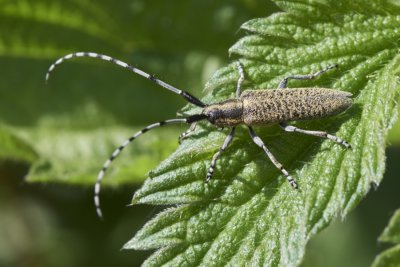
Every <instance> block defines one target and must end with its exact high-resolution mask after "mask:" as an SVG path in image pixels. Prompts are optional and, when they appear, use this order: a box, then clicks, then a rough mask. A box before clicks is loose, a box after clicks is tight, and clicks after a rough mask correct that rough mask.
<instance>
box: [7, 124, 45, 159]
mask: <svg viewBox="0 0 400 267" xmlns="http://www.w3.org/2000/svg"><path fill="white" fill-rule="evenodd" d="M37 158H38V155H37V152H36V151H35V150H34V149H33V148H32V147H31V146H30V145H29V144H28V143H26V142H24V141H23V140H22V139H20V138H18V137H17V136H15V135H14V134H12V133H11V131H10V129H7V128H5V127H3V126H0V162H4V161H14V162H18V161H19V162H24V163H27V164H32V163H33V162H34V161H35V160H37Z"/></svg>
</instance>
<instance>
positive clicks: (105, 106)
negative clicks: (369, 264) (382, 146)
mask: <svg viewBox="0 0 400 267" xmlns="http://www.w3.org/2000/svg"><path fill="white" fill-rule="evenodd" d="M277 10H278V9H277V7H276V6H275V5H273V4H271V3H267V2H266V1H264V0H235V1H227V0H225V1H223V0H221V1H211V0H210V1H187V0H186V1H185V0H173V1H162V0H154V1H145V0H132V1H127V0H121V1H116V2H110V1H104V0H101V1H95V2H94V1H89V0H79V1H78V0H66V1H60V0H56V1H54V0H52V1H51V0H30V1H29V0H2V1H0V32H1V35H0V69H1V79H0V123H1V127H0V186H1V187H0V266H2V265H4V266H88V265H91V266H110V265H116V266H125V265H126V266H128V265H129V266H135V265H138V264H140V263H141V262H142V261H143V259H144V258H145V257H146V256H147V254H148V253H142V252H135V251H123V252H119V251H118V249H119V248H120V246H121V245H122V244H123V243H125V242H126V240H127V239H128V237H129V236H131V235H133V234H134V233H135V232H136V231H137V229H138V228H139V227H140V225H143V223H144V222H145V221H146V216H147V217H148V216H150V215H149V214H150V213H155V212H154V210H153V208H148V207H143V206H142V207H134V208H130V209H126V208H124V205H125V204H127V203H128V202H129V198H130V196H131V194H132V192H133V190H134V188H127V189H118V191H117V192H114V191H110V190H108V191H105V193H106V194H104V199H103V202H104V203H105V207H104V208H105V210H106V212H107V215H108V216H107V220H106V222H105V223H101V222H99V221H98V220H97V218H96V217H95V213H94V210H93V207H92V205H91V202H92V188H89V189H88V190H84V191H82V189H80V188H77V187H72V186H69V187H67V188H66V187H65V185H64V186H63V185H61V186H60V185H50V184H47V185H45V186H44V185H43V184H38V185H27V184H25V183H24V182H22V180H23V179H24V178H26V179H28V180H29V181H41V182H43V181H52V182H55V181H59V182H67V183H68V184H71V183H72V184H87V185H92V184H93V181H94V179H95V176H96V174H97V172H98V171H99V168H100V167H101V164H102V163H103V162H104V160H105V159H107V157H108V156H109V154H110V152H112V150H113V149H114V147H115V146H117V145H118V144H119V143H120V142H121V141H123V140H124V139H125V138H126V137H127V136H129V135H130V134H131V133H134V132H135V131H136V130H138V129H140V128H141V127H142V126H143V125H146V124H148V123H151V122H153V121H158V120H162V119H165V118H170V117H174V116H175V112H176V111H177V110H179V108H180V107H182V106H183V104H184V102H183V101H182V100H181V99H180V98H179V97H177V96H175V95H172V94H170V93H169V92H165V91H164V90H162V89H160V88H158V87H157V86H155V85H153V84H152V83H150V82H149V81H146V80H145V79H142V78H140V77H135V76H133V75H131V74H130V73H128V72H126V71H123V70H121V69H118V68H116V67H115V66H110V65H108V64H106V63H104V62H97V61H93V60H76V61H74V62H70V63H66V64H64V65H63V66H61V67H60V68H58V69H57V70H56V71H55V72H54V74H53V76H52V77H51V79H50V83H49V85H48V86H47V87H46V86H45V85H44V74H45V72H46V70H47V68H48V66H49V65H50V64H51V63H52V62H53V61H54V60H55V59H56V58H57V57H59V56H62V55H64V54H66V53H70V52H76V51H95V52H100V53H104V54H109V55H112V56H115V57H118V58H121V59H123V60H124V61H126V62H129V63H131V64H133V65H134V66H140V68H143V69H144V70H146V71H148V72H150V73H152V74H153V73H154V74H156V75H157V76H158V77H159V78H162V79H165V80H166V81H168V82H169V83H171V84H173V85H175V86H177V87H178V88H183V89H187V90H189V91H191V92H194V93H195V94H196V95H203V93H201V91H202V89H203V87H204V84H205V82H206V81H207V80H208V78H209V77H210V76H211V74H212V73H213V72H214V71H215V70H216V69H218V68H219V67H221V66H223V65H225V64H226V63H227V62H228V61H229V56H228V52H227V51H228V48H229V47H230V46H231V45H232V44H233V43H234V42H235V41H236V40H237V39H238V38H239V37H240V36H241V33H240V34H239V33H238V28H239V26H240V25H241V24H242V23H244V22H246V21H247V20H249V19H252V18H255V17H265V16H267V15H268V14H270V13H272V12H274V11H277ZM397 125H399V124H397ZM399 128H400V127H398V126H397V129H399ZM184 129H185V128H184V127H172V128H170V129H165V130H164V129H159V130H158V131H157V132H154V133H153V135H150V136H147V137H146V138H142V140H141V142H138V143H136V144H135V146H134V147H132V148H131V149H130V150H129V151H125V154H124V156H123V157H121V159H119V160H118V162H116V163H115V165H116V166H115V168H114V170H112V171H110V173H108V174H107V175H108V177H107V179H106V182H107V183H109V184H122V183H128V182H129V183H140V182H141V181H142V180H143V179H144V178H145V177H146V172H148V171H149V170H150V169H152V168H153V167H155V166H156V165H157V164H158V163H159V162H160V161H161V159H164V158H166V157H167V155H169V154H170V153H171V152H172V151H173V150H174V149H175V148H176V147H177V136H178V135H179V133H180V132H181V131H183V130H184ZM390 140H391V142H392V143H396V144H399V143H400V134H393V135H392V137H391V139H390ZM161 143H162V145H160V144H161ZM396 153H398V151H397V152H396ZM113 178H117V179H113ZM399 204H400V203H399ZM377 208H381V206H379V207H377ZM383 221H386V218H383ZM330 242H331V241H329V240H328V241H327V243H328V244H329V243H330ZM374 244H375V243H374ZM328 253H329V252H328ZM361 254H362V253H361ZM328 255H329V254H328ZM307 259H309V258H307ZM310 261H311V262H315V261H313V260H312V257H311V260H310ZM310 266H317V265H313V264H311V265H310ZM354 266H356V265H354Z"/></svg>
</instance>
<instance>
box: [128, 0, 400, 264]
mask: <svg viewBox="0 0 400 267" xmlns="http://www.w3.org/2000/svg"><path fill="white" fill-rule="evenodd" d="M276 3H277V4H278V5H279V6H280V7H281V8H283V9H284V10H285V11H287V12H286V13H278V14H274V15H272V16H270V17H267V18H260V19H255V20H252V21H249V22H247V23H245V24H244V25H243V26H242V28H243V29H245V30H246V31H248V32H250V33H251V34H249V35H248V36H246V37H244V38H242V39H241V40H239V41H238V42H237V43H236V44H235V45H234V46H233V47H231V49H230V52H231V54H234V55H236V56H238V57H240V58H241V62H242V63H243V64H244V66H245V70H246V76H247V85H248V86H249V87H251V88H274V87H276V86H277V84H278V83H279V81H280V80H282V79H283V77H285V76H288V75H290V74H305V73H311V72H315V71H318V70H320V69H322V68H323V67H325V66H328V65H331V64H333V63H338V64H339V66H340V70H339V71H336V72H333V71H332V72H331V73H330V74H326V75H324V76H323V77H321V78H319V79H317V80H316V81H311V82H304V81H291V82H290V83H289V87H300V86H301V87H304V86H307V87H312V86H319V87H329V88H336V89H342V90H345V91H349V92H352V93H353V95H354V103H355V105H354V106H353V108H352V109H351V110H349V111H348V112H347V113H345V114H343V115H341V116H339V117H336V118H331V119H324V120H319V121H315V122H307V123H296V124H297V125H299V126H300V127H303V128H307V129H325V130H327V131H330V132H336V134H337V135H338V136H340V137H343V138H344V139H345V140H349V141H350V143H351V144H352V145H353V149H352V150H351V151H346V150H344V149H343V148H341V147H339V146H337V145H334V144H332V142H329V141H324V142H322V144H321V143H320V141H319V140H315V138H309V137H304V136H300V135H290V134H283V133H281V132H279V129H277V127H270V128H261V127H260V128H257V131H258V132H260V135H261V136H262V137H264V140H265V141H266V144H267V146H269V147H270V148H271V150H272V152H273V153H274V154H275V155H277V157H278V159H279V160H280V161H281V162H283V164H284V165H285V166H286V167H287V168H288V169H289V170H290V171H291V172H292V173H294V174H295V177H297V179H298V180H299V183H300V187H301V190H300V191H299V192H296V191H295V190H293V189H292V188H290V186H288V184H287V182H286V181H285V179H284V177H282V175H280V174H279V172H278V170H276V169H275V168H274V167H273V166H272V164H271V163H270V162H268V160H267V159H266V158H265V155H264V154H263V152H262V151H260V150H259V149H257V147H255V145H253V144H252V143H251V141H250V139H249V137H248V136H247V135H246V132H245V131H244V130H243V131H240V133H239V134H238V136H237V138H235V139H234V141H233V144H232V145H231V146H230V147H229V148H228V150H227V151H226V153H225V154H224V156H223V157H222V159H221V161H220V162H219V166H218V168H217V172H216V174H215V177H214V180H212V181H211V182H210V183H209V184H205V183H204V176H205V173H206V169H207V166H208V164H209V161H210V158H211V157H212V154H213V153H215V152H216V150H217V149H218V147H219V146H220V144H221V143H222V142H223V138H224V136H225V135H226V132H221V131H215V130H214V131H211V132H210V128H209V127H208V126H204V127H203V128H201V129H199V130H198V132H197V134H196V135H194V137H193V138H191V139H190V140H187V141H185V142H184V144H183V145H182V146H180V147H179V149H178V150H177V151H176V152H175V153H174V154H173V155H172V156H171V157H169V158H168V159H167V160H166V161H164V162H163V163H162V164H161V165H160V166H159V167H158V168H157V169H156V170H155V171H153V172H152V173H151V174H150V177H151V179H148V180H147V181H146V182H145V184H144V186H143V187H142V188H141V189H140V190H138V191H137V192H136V193H135V195H134V197H133V201H132V203H146V204H176V203H181V204H182V203H188V204H183V205H181V206H178V207H176V208H170V209H167V210H165V211H164V212H162V213H161V214H159V215H158V216H157V217H155V218H154V219H153V220H151V221H150V222H149V223H147V224H146V225H145V226H144V227H143V229H142V230H141V231H139V232H138V233H137V234H136V236H135V237H134V238H133V239H132V240H131V241H129V242H128V243H127V244H126V245H125V248H134V249H156V248H161V249H160V250H159V251H158V252H156V253H155V254H153V256H152V257H150V258H149V259H148V260H147V261H146V263H145V265H149V266H159V265H162V264H165V265H172V266H175V265H187V266H189V265H190V266H193V265H206V266H218V265H219V266H221V265H267V266H296V265H298V264H300V262H301V260H302V258H303V255H304V251H305V250H304V249H305V246H306V244H307V241H308V240H309V238H310V237H311V236H313V235H315V234H316V233H318V232H319V231H321V230H322V229H323V228H325V227H326V226H327V225H328V224H329V223H330V222H331V221H332V220H333V219H334V218H336V217H337V216H338V215H340V216H342V217H344V216H345V215H347V213H348V212H349V211H350V210H352V209H353V208H354V207H355V206H356V205H357V204H358V203H359V201H360V200H361V199H362V198H363V197H364V196H365V195H366V193H367V192H368V191H369V190H370V188H371V186H373V187H375V186H377V185H379V183H380V181H381V179H382V176H383V171H384V165H385V161H384V159H385V149H384V148H385V144H386V137H387V132H388V129H389V128H390V127H391V126H392V125H393V123H394V121H395V120H396V118H397V105H396V100H397V98H398V90H399V86H398V77H397V76H398V74H399V63H400V61H399V57H398V56H397V50H398V47H397V44H396V40H397V39H398V38H399V32H398V31H397V29H398V26H399V17H398V15H397V14H398V11H399V10H398V8H397V7H395V6H392V5H390V4H385V3H383V2H380V3H379V4H376V5H370V6H368V7H367V5H366V2H363V1H356V2H354V3H351V4H348V3H347V2H346V1H339V3H337V2H335V3H334V2H309V1H296V2H286V1H277V2H276ZM237 78H238V75H237V71H236V69H235V65H234V64H231V65H230V66H228V67H226V68H223V69H221V70H219V71H218V72H217V73H216V74H215V75H214V76H213V78H212V79H211V80H210V82H209V84H208V88H209V89H211V90H212V91H211V92H210V93H209V94H208V95H207V96H206V97H205V98H204V101H205V102H206V103H210V102H216V101H219V100H222V99H226V98H228V97H232V96H233V95H234V88H235V83H236V80H237ZM188 112H190V110H189V111H188Z"/></svg>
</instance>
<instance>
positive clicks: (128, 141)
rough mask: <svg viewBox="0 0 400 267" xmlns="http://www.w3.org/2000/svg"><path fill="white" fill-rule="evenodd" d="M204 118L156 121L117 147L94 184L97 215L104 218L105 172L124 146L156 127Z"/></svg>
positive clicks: (203, 117) (191, 117)
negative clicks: (101, 205) (101, 194)
mask: <svg viewBox="0 0 400 267" xmlns="http://www.w3.org/2000/svg"><path fill="white" fill-rule="evenodd" d="M203 119H205V116H203V115H193V116H190V117H187V118H182V119H169V120H165V121H160V122H156V123H153V124H150V125H148V126H146V127H145V128H143V129H142V130H140V131H139V132H136V133H135V134H134V135H132V136H131V137H129V138H128V139H126V140H125V141H124V142H123V143H122V144H121V145H120V146H119V147H118V148H116V149H115V150H114V152H113V153H112V154H111V157H110V158H109V159H108V160H107V161H106V162H105V163H104V165H103V168H101V170H100V172H99V174H98V176H97V180H96V184H95V186H94V205H95V207H96V213H97V215H98V216H99V217H100V218H101V219H102V218H103V213H102V211H101V208H100V186H101V182H102V180H103V177H104V174H105V172H106V171H107V169H108V167H109V166H110V164H111V162H112V161H113V160H114V159H115V158H116V157H118V156H119V155H120V154H121V152H122V150H124V148H126V147H127V146H128V145H129V144H130V143H132V141H133V140H135V139H136V138H138V137H139V136H141V135H142V134H144V133H146V132H148V131H149V130H152V129H154V128H158V127H160V126H164V125H168V124H175V123H192V122H195V121H200V120H203Z"/></svg>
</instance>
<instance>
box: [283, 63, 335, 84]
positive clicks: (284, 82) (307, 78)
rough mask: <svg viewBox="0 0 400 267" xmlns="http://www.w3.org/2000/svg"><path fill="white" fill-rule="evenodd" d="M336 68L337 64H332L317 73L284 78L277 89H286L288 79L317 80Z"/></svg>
mask: <svg viewBox="0 0 400 267" xmlns="http://www.w3.org/2000/svg"><path fill="white" fill-rule="evenodd" d="M337 67H338V65H337V64H333V65H330V66H328V67H326V68H325V69H322V70H320V71H317V72H316V73H311V74H305V75H291V76H288V77H286V78H285V79H283V80H282V81H281V82H280V83H279V85H278V89H283V88H286V85H287V83H288V81H289V79H294V80H312V79H315V78H317V77H318V76H320V75H321V74H323V73H325V72H327V71H328V70H331V69H334V68H337Z"/></svg>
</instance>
